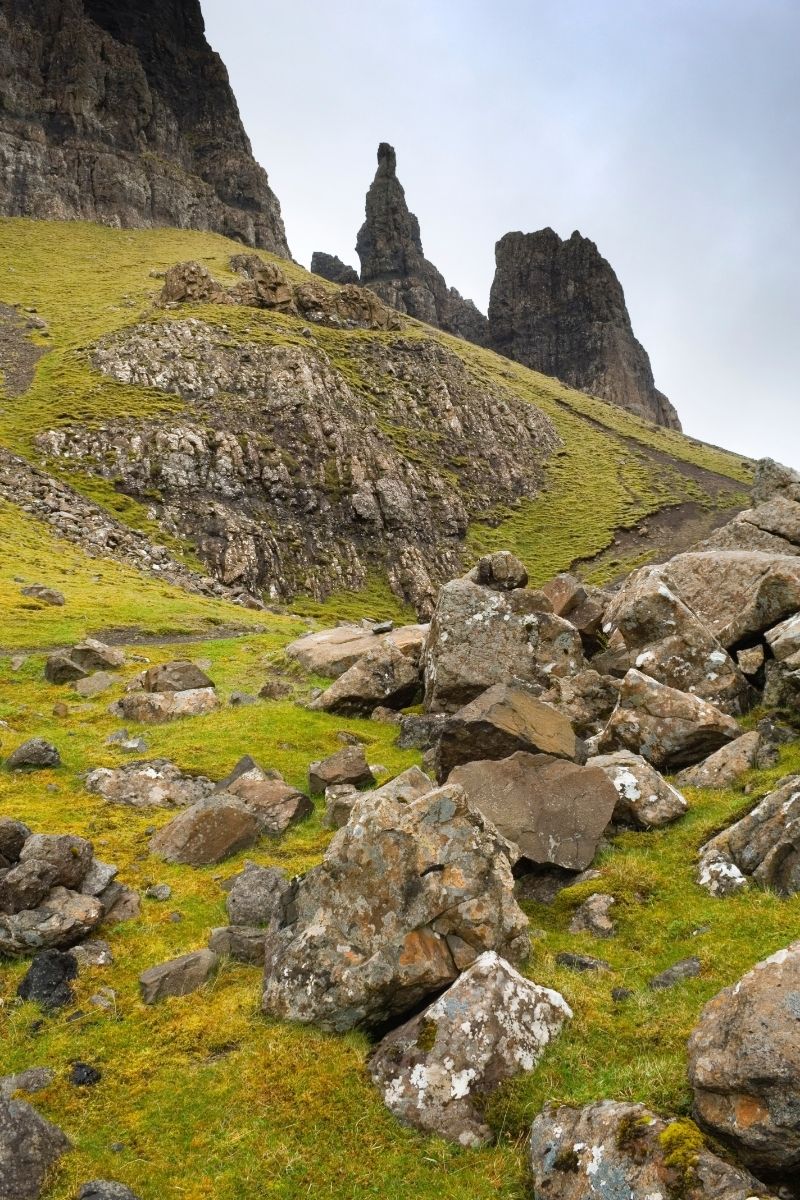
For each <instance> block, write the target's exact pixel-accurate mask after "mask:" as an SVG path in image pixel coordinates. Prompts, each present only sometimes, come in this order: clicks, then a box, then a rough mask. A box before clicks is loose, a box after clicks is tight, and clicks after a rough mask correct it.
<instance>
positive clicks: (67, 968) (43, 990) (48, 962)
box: [17, 950, 78, 1009]
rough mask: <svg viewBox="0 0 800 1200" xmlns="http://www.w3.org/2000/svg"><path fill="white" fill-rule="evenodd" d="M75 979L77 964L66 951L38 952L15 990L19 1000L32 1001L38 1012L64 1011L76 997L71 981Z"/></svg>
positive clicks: (73, 956) (73, 957)
mask: <svg viewBox="0 0 800 1200" xmlns="http://www.w3.org/2000/svg"><path fill="white" fill-rule="evenodd" d="M77 976H78V961H77V959H76V958H75V955H74V954H72V953H70V952H69V951H65V952H62V951H60V950H40V951H39V953H38V954H36V955H34V958H33V961H32V962H31V965H30V966H29V967H28V970H27V972H26V973H25V975H24V976H23V978H22V981H21V983H20V985H19V987H18V988H17V995H18V996H19V997H20V999H22V1000H33V1001H34V1002H35V1003H36V1004H38V1005H39V1006H40V1008H45V1009H55V1008H64V1007H65V1006H66V1005H68V1004H72V1002H73V1000H74V999H75V993H74V992H73V990H72V988H71V987H70V981H71V980H73V979H76V978H77Z"/></svg>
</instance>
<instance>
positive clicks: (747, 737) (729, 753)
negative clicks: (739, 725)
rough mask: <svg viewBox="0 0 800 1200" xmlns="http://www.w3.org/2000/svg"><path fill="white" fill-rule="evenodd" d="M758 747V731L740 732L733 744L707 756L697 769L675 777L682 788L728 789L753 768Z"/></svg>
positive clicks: (759, 743) (690, 769) (759, 740)
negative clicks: (740, 734)
mask: <svg viewBox="0 0 800 1200" xmlns="http://www.w3.org/2000/svg"><path fill="white" fill-rule="evenodd" d="M760 748H761V734H760V733H759V732H758V730H756V729H753V730H751V732H750V733H743V734H742V736H741V737H738V738H737V739H736V741H735V742H730V743H729V745H727V746H723V747H722V749H721V750H715V751H714V753H713V754H709V756H708V758H706V759H704V760H703V761H702V762H700V763H698V764H697V766H694V767H686V769H685V770H683V771H681V773H680V775H679V776H678V782H679V783H680V784H681V786H683V787H699V788H723V787H728V786H729V785H730V784H732V783H734V782H735V781H736V780H737V779H738V778H739V776H740V775H744V773H745V771H749V770H750V768H751V767H754V766H755V765H756V761H757V758H758V753H759V749H760Z"/></svg>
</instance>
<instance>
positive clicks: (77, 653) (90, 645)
mask: <svg viewBox="0 0 800 1200" xmlns="http://www.w3.org/2000/svg"><path fill="white" fill-rule="evenodd" d="M69 656H70V658H71V659H72V661H73V662H76V663H77V664H78V666H79V667H81V668H82V670H84V671H108V670H114V668H116V667H121V666H122V664H123V663H124V662H125V654H124V652H123V651H122V650H118V649H117V648H116V647H115V646H107V645H106V644H105V642H98V641H97V639H96V638H85V639H84V640H83V641H82V642H79V643H78V645H77V646H73V647H72V649H71V650H70V652H69Z"/></svg>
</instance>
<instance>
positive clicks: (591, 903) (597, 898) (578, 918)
mask: <svg viewBox="0 0 800 1200" xmlns="http://www.w3.org/2000/svg"><path fill="white" fill-rule="evenodd" d="M615 904H616V900H615V899H614V897H613V896H608V895H606V894H604V893H603V892H597V893H595V895H594V896H590V897H589V899H588V900H584V902H583V904H581V905H580V907H579V908H578V909H576V911H575V915H574V916H573V918H572V920H571V921H570V923H569V931H570V933H591V934H592V935H593V937H613V935H614V933H615V932H616V928H615V925H614V922H613V921H612V919H611V916H610V915H609V914H610V912H611V909H612V908H613V906H614V905H615Z"/></svg>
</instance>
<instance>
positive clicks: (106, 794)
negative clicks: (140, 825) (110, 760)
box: [86, 758, 214, 808]
mask: <svg viewBox="0 0 800 1200" xmlns="http://www.w3.org/2000/svg"><path fill="white" fill-rule="evenodd" d="M86 790H87V791H89V792H93V793H95V794H96V795H98V796H102V797H103V799H104V800H108V801H109V803H111V804H125V805H128V806H129V807H131V808H185V807H187V806H189V805H191V804H195V803H196V802H197V801H198V800H203V799H205V797H206V796H210V795H211V793H212V792H213V791H214V784H213V783H212V782H211V780H210V779H206V778H205V777H204V776H202V775H199V776H194V775H187V774H184V772H183V771H181V770H180V769H179V768H178V767H176V766H175V764H174V763H172V762H170V761H169V760H168V759H166V758H154V759H151V760H150V761H147V762H131V763H126V764H125V766H123V767H115V768H113V769H110V768H108V767H98V768H97V769H96V770H94V771H90V772H89V774H88V775H87V776H86Z"/></svg>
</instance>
